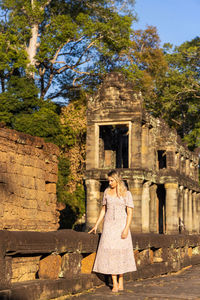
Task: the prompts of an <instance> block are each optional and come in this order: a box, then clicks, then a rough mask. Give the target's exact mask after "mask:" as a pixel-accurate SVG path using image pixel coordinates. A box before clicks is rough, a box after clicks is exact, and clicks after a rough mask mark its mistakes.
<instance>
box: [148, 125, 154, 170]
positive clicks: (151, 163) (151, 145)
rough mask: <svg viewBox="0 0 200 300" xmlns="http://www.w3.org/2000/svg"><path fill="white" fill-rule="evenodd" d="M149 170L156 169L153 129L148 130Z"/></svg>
mask: <svg viewBox="0 0 200 300" xmlns="http://www.w3.org/2000/svg"><path fill="white" fill-rule="evenodd" d="M148 162H149V164H148V165H149V168H150V169H152V170H155V169H156V149H155V141H154V128H151V129H149V154H148Z"/></svg>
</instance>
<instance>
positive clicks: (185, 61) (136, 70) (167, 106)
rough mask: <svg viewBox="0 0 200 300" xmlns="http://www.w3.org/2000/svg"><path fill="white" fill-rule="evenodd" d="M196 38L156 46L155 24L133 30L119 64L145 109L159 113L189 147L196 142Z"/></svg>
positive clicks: (199, 76)
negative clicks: (162, 47) (175, 43)
mask: <svg viewBox="0 0 200 300" xmlns="http://www.w3.org/2000/svg"><path fill="white" fill-rule="evenodd" d="M199 57H200V38H198V37H197V38H195V39H193V40H192V41H190V42H185V43H183V44H182V45H180V46H179V47H175V48H173V46H172V45H170V44H166V45H164V49H161V48H160V45H159V36H158V34H157V32H156V28H154V27H147V29H146V30H137V31H135V32H134V33H133V35H132V37H131V46H130V47H129V49H128V51H127V50H126V51H125V52H124V53H123V55H122V56H121V66H122V70H123V72H124V73H125V74H126V76H127V77H128V78H129V79H130V80H132V81H133V83H134V86H135V90H140V91H142V94H143V98H144V105H145V107H146V109H147V110H148V111H149V112H150V113H151V114H153V115H154V116H156V117H161V118H163V119H165V120H166V122H167V123H168V124H169V125H170V126H171V127H173V128H175V129H176V130H177V132H178V134H179V135H180V136H181V138H182V139H183V140H184V141H186V142H187V143H188V146H189V148H190V149H191V150H192V149H194V148H195V147H199V146H200V123H199V113H200V101H199V99H200V59H199Z"/></svg>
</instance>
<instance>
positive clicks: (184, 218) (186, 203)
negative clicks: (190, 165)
mask: <svg viewBox="0 0 200 300" xmlns="http://www.w3.org/2000/svg"><path fill="white" fill-rule="evenodd" d="M183 203H184V207H183V220H184V224H185V231H186V232H188V189H184V202H183Z"/></svg>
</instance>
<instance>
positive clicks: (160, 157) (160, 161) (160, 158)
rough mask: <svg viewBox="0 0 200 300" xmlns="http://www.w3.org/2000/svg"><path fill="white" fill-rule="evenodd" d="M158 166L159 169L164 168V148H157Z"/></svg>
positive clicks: (165, 162) (165, 163)
mask: <svg viewBox="0 0 200 300" xmlns="http://www.w3.org/2000/svg"><path fill="white" fill-rule="evenodd" d="M158 167H159V169H165V168H166V167H167V158H166V151H165V150H158Z"/></svg>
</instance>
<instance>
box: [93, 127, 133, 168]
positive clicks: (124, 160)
mask: <svg viewBox="0 0 200 300" xmlns="http://www.w3.org/2000/svg"><path fill="white" fill-rule="evenodd" d="M128 135H129V132H128V125H104V126H100V130H99V167H100V168H128V160H129V158H128V147H129V142H128V140H129V138H128Z"/></svg>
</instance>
